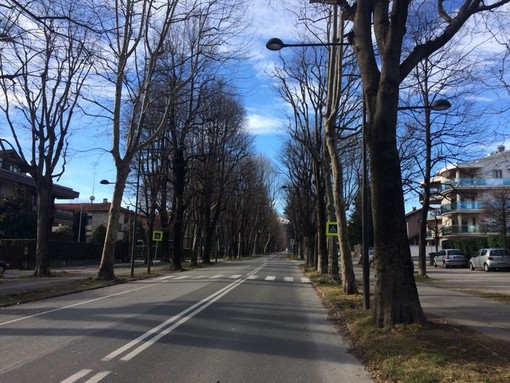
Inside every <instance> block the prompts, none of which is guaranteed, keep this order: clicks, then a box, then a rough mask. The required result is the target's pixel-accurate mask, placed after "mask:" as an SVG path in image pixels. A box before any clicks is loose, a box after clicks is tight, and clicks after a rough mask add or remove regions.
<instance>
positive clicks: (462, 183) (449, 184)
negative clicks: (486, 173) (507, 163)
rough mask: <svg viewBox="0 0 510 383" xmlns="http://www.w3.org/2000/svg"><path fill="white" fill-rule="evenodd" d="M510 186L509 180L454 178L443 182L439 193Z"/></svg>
mask: <svg viewBox="0 0 510 383" xmlns="http://www.w3.org/2000/svg"><path fill="white" fill-rule="evenodd" d="M495 186H510V178H456V179H453V180H449V181H446V182H443V183H442V184H441V191H445V190H450V189H455V188H466V187H468V188H469V187H484V188H486V187H495Z"/></svg>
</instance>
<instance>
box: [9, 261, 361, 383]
mask: <svg viewBox="0 0 510 383" xmlns="http://www.w3.org/2000/svg"><path fill="white" fill-rule="evenodd" d="M0 339H1V342H0V361H1V362H0V382H2V383H10V382H16V383H19V382H45V383H50V382H62V383H72V382H81V383H83V382H88V383H93V382H193V383H201V382H212V383H216V382H221V383H227V382H232V383H241V382H243V383H250V382H264V383H266V382H278V383H285V382H289V383H290V382H293V383H295V382H307V383H308V382H314V383H319V382H356V383H364V382H371V380H370V379H369V377H368V374H367V373H366V372H365V371H364V368H363V366H362V364H361V363H360V362H359V361H358V360H356V359H355V358H354V357H353V356H352V355H351V354H350V353H349V352H348V346H347V345H346V344H345V342H344V341H343V339H342V338H341V337H340V335H339V334H338V331H337V329H336V328H335V327H334V325H333V324H332V323H331V322H329V321H328V320H327V312H326V309H325V308H324V307H323V306H322V304H321V302H320V299H319V298H318V297H317V295H316V294H315V292H314V290H313V288H312V286H311V285H310V283H309V281H307V280H306V279H303V277H302V273H301V271H300V270H299V268H298V263H295V262H292V261H287V260H285V259H284V258H283V257H282V256H269V257H261V258H258V259H254V260H250V261H244V262H233V263H224V264H219V265H216V266H214V267H210V268H206V269H197V270H193V271H188V272H186V273H177V274H175V273H174V274H171V275H168V276H163V277H161V278H158V279H152V280H143V281H138V282H133V283H128V284H123V285H115V286H111V287H108V288H104V289H98V290H92V291H87V292H83V293H79V294H72V295H67V296H63V297H59V298H54V299H48V300H43V301H39V302H34V303H30V304H24V305H21V306H12V307H7V308H3V309H1V310H0Z"/></svg>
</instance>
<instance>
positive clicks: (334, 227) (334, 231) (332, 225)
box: [326, 221, 338, 237]
mask: <svg viewBox="0 0 510 383" xmlns="http://www.w3.org/2000/svg"><path fill="white" fill-rule="evenodd" d="M326 235H327V236H329V237H334V236H337V235H338V222H332V221H328V222H326Z"/></svg>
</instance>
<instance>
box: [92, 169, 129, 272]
mask: <svg viewBox="0 0 510 383" xmlns="http://www.w3.org/2000/svg"><path fill="white" fill-rule="evenodd" d="M128 175H129V161H125V162H124V163H123V164H122V165H120V164H119V165H118V166H117V178H116V180H115V187H114V189H113V199H112V203H111V205H110V211H109V213H108V223H107V226H106V238H105V242H104V246H103V253H102V255H101V262H100V264H99V270H98V272H97V278H98V279H102V280H107V281H111V280H113V279H115V270H114V268H115V242H117V227H118V225H119V217H120V205H121V203H122V196H123V194H124V188H125V186H126V180H127V177H128ZM135 231H136V228H135Z"/></svg>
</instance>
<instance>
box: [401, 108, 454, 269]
mask: <svg viewBox="0 0 510 383" xmlns="http://www.w3.org/2000/svg"><path fill="white" fill-rule="evenodd" d="M451 106H452V104H451V103H450V101H448V100H444V99H438V100H434V101H433V102H431V103H428V102H427V101H426V103H425V105H421V106H404V107H399V108H398V110H413V109H424V110H425V170H424V182H423V190H424V192H423V197H424V198H423V199H424V200H423V208H422V213H421V223H420V232H419V244H420V247H419V249H420V250H419V254H418V264H419V274H420V275H421V276H425V275H426V268H427V261H426V254H425V253H426V250H425V241H426V234H427V215H428V212H429V207H430V205H429V204H430V173H431V167H432V165H431V164H432V134H431V125H432V122H431V112H433V111H435V112H442V111H445V110H448V109H450V108H451ZM436 226H437V217H436ZM436 229H437V227H436ZM436 247H437V232H436ZM436 253H437V251H436Z"/></svg>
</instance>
